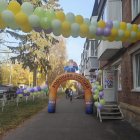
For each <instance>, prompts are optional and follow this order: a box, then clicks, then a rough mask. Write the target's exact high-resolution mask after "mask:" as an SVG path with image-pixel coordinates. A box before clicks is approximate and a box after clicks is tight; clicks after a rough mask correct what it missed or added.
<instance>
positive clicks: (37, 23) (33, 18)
mask: <svg viewBox="0 0 140 140" xmlns="http://www.w3.org/2000/svg"><path fill="white" fill-rule="evenodd" d="M28 20H29V23H30V25H31V26H32V27H39V26H40V18H39V17H38V16H37V15H30V16H29V18H28Z"/></svg>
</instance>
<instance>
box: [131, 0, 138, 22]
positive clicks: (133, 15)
mask: <svg viewBox="0 0 140 140" xmlns="http://www.w3.org/2000/svg"><path fill="white" fill-rule="evenodd" d="M133 4H134V0H131V9H132V11H131V14H132V20H133V19H134V18H135V17H136V16H137V15H138V14H139V13H140V0H138V11H139V12H138V13H136V14H134V6H133Z"/></svg>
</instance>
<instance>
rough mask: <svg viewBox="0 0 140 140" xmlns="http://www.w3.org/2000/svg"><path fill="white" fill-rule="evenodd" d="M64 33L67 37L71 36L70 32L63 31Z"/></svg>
mask: <svg viewBox="0 0 140 140" xmlns="http://www.w3.org/2000/svg"><path fill="white" fill-rule="evenodd" d="M62 35H63V36H64V37H66V38H68V37H70V32H67V31H62Z"/></svg>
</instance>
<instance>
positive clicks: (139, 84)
mask: <svg viewBox="0 0 140 140" xmlns="http://www.w3.org/2000/svg"><path fill="white" fill-rule="evenodd" d="M133 81H134V89H136V90H140V51H138V52H137V53H135V54H134V55H133Z"/></svg>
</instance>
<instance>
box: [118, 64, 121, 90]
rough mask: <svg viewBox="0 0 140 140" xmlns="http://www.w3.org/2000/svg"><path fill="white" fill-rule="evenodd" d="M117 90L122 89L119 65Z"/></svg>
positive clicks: (119, 67)
mask: <svg viewBox="0 0 140 140" xmlns="http://www.w3.org/2000/svg"><path fill="white" fill-rule="evenodd" d="M117 69H118V90H122V76H121V65H119V66H118V68H117Z"/></svg>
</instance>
